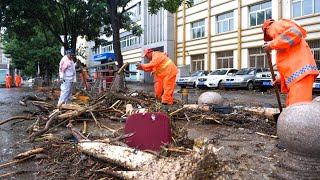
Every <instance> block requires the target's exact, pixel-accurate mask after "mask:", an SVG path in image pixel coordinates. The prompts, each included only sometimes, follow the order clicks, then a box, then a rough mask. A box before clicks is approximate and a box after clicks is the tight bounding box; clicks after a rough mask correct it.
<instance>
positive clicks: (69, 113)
mask: <svg viewBox="0 0 320 180" xmlns="http://www.w3.org/2000/svg"><path fill="white" fill-rule="evenodd" d="M86 110H87V108H85V107H82V108H80V109H78V110H70V111H67V112H66V113H63V114H61V115H59V116H58V117H57V119H73V118H76V117H78V116H80V115H81V114H82V113H84V112H85V111H86Z"/></svg>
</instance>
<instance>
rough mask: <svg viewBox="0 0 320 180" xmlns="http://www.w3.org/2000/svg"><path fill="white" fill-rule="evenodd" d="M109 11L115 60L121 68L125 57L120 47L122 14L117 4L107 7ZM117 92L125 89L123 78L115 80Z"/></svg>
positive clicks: (112, 3)
mask: <svg viewBox="0 0 320 180" xmlns="http://www.w3.org/2000/svg"><path fill="white" fill-rule="evenodd" d="M107 8H108V11H109V12H110V13H111V27H112V37H113V50H114V54H115V60H116V61H117V62H118V66H119V67H121V66H122V65H123V57H122V54H121V46H120V14H118V11H117V8H118V6H117V3H114V2H111V3H110V4H109V6H107ZM114 85H115V90H117V91H119V90H120V89H123V88H124V83H123V76H120V78H115V82H114Z"/></svg>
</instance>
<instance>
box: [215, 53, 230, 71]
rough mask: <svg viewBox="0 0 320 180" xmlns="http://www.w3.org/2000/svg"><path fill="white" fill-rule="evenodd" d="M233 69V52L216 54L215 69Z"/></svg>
mask: <svg viewBox="0 0 320 180" xmlns="http://www.w3.org/2000/svg"><path fill="white" fill-rule="evenodd" d="M220 68H233V52H232V51H224V52H217V69H220Z"/></svg>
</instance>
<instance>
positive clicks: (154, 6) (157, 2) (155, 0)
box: [148, 0, 193, 14]
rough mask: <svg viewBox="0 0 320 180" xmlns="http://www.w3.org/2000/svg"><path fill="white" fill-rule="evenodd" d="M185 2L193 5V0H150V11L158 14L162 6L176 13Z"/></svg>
mask: <svg viewBox="0 0 320 180" xmlns="http://www.w3.org/2000/svg"><path fill="white" fill-rule="evenodd" d="M183 3H186V4H187V6H188V7H190V6H192V5H193V0H148V7H149V13H151V14H156V13H157V12H158V11H159V10H160V9H161V8H164V9H165V10H167V11H169V12H171V13H175V12H177V10H178V8H179V7H180V6H181V5H182V4H183Z"/></svg>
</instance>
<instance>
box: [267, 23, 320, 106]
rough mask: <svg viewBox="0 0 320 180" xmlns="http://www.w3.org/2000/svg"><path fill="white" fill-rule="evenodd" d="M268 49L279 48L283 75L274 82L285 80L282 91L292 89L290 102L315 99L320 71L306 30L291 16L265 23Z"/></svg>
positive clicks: (278, 65)
mask: <svg viewBox="0 0 320 180" xmlns="http://www.w3.org/2000/svg"><path fill="white" fill-rule="evenodd" d="M262 31H263V33H264V41H265V42H267V43H266V44H265V45H263V46H262V47H263V50H264V51H265V52H271V50H276V51H277V59H276V64H277V68H278V71H279V73H280V77H278V79H276V81H274V82H273V85H275V84H278V83H281V91H282V92H286V93H288V95H287V100H286V106H290V105H292V104H295V103H299V102H311V101H312V87H313V82H314V81H315V79H316V77H317V76H318V74H319V71H318V68H317V66H316V62H315V60H314V57H313V55H312V52H311V50H310V48H309V45H308V43H307V42H306V41H305V40H304V38H305V37H306V36H307V33H306V30H305V29H303V28H302V27H301V26H299V25H297V24H296V23H295V22H293V21H291V20H289V19H281V20H279V21H275V20H273V19H268V20H266V21H265V22H264V23H263V26H262Z"/></svg>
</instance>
